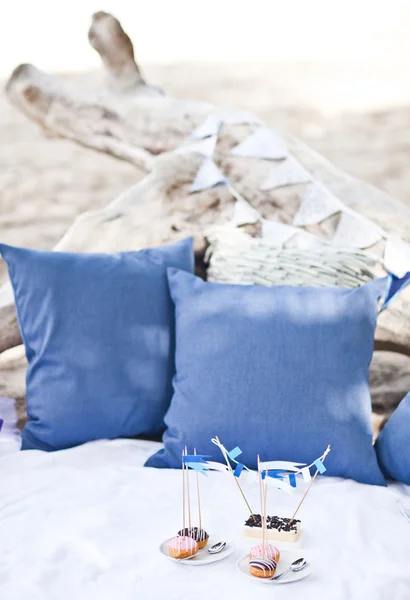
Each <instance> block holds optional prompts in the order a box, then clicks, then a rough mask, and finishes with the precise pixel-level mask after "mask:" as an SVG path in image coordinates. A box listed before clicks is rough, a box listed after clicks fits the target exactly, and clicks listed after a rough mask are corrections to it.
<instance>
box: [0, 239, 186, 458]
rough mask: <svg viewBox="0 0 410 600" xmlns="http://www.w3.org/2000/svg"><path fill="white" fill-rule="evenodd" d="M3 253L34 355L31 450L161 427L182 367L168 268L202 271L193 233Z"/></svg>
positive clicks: (26, 440)
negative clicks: (155, 241) (108, 246)
mask: <svg viewBox="0 0 410 600" xmlns="http://www.w3.org/2000/svg"><path fill="white" fill-rule="evenodd" d="M0 252H1V255H2V257H3V258H4V260H5V261H6V262H7V265H8V269H9V275H10V279H11V283H12V285H13V290H14V296H15V301H16V309H17V315H18V320H19V325H20V330H21V334H22V338H23V341H24V345H25V349H26V355H27V359H28V363H29V364H28V369H27V413H28V417H29V422H28V424H27V425H26V427H25V428H24V431H23V442H22V449H31V448H37V449H42V450H57V449H61V448H68V447H71V446H75V445H78V444H81V443H83V442H87V441H89V440H94V439H99V438H116V437H130V436H138V435H141V436H143V435H145V436H157V435H158V434H160V433H161V432H162V431H163V429H164V420H163V419H164V415H165V412H166V410H167V409H168V406H169V403H170V400H171V397H172V376H173V374H174V306H173V303H172V301H171V298H170V295H169V289H168V281H167V275H166V268H167V267H169V266H174V267H178V268H180V269H186V270H187V271H191V272H192V270H193V248H192V239H187V240H184V241H182V242H178V243H176V244H172V245H168V246H164V247H162V248H153V249H150V250H141V251H140V252H122V253H119V254H111V255H110V254H74V253H66V252H44V251H37V250H28V249H24V248H14V247H12V246H6V245H4V244H0Z"/></svg>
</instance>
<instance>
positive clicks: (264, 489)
mask: <svg viewBox="0 0 410 600" xmlns="http://www.w3.org/2000/svg"><path fill="white" fill-rule="evenodd" d="M267 476H268V472H266V474H265V479H266V478H267ZM262 483H263V557H264V558H265V550H266V546H267V535H268V531H267V528H268V524H267V515H266V497H267V495H268V484H267V481H264V480H263V479H262Z"/></svg>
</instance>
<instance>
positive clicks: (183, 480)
mask: <svg viewBox="0 0 410 600" xmlns="http://www.w3.org/2000/svg"><path fill="white" fill-rule="evenodd" d="M182 531H183V535H185V463H184V451H182Z"/></svg>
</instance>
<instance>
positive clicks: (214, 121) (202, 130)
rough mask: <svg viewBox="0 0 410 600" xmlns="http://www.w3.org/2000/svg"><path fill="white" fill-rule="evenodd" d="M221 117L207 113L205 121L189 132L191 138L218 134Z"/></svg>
mask: <svg viewBox="0 0 410 600" xmlns="http://www.w3.org/2000/svg"><path fill="white" fill-rule="evenodd" d="M221 125H222V119H221V117H220V116H218V115H208V116H207V118H206V119H205V121H204V122H203V123H202V124H201V125H200V126H199V127H197V128H196V129H194V131H193V132H192V133H191V138H192V139H194V140H202V139H204V138H207V137H210V136H215V135H218V134H219V130H220V129H221Z"/></svg>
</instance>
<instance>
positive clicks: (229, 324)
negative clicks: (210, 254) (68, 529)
mask: <svg viewBox="0 0 410 600" xmlns="http://www.w3.org/2000/svg"><path fill="white" fill-rule="evenodd" d="M168 279H169V284H170V291H171V296H172V299H173V301H174V303H175V317H176V357H175V364H176V375H175V377H174V381H173V385H174V396H173V399H172V402H171V406H170V409H169V411H168V413H167V415H166V417H165V423H166V425H167V429H166V431H165V433H164V437H163V440H164V444H165V448H164V449H163V450H160V451H159V452H158V453H156V454H155V455H153V456H152V457H150V458H149V459H148V461H147V463H146V465H147V466H151V467H174V468H179V467H180V464H181V451H182V448H183V447H184V445H185V444H186V445H187V446H188V453H192V451H193V449H194V448H196V450H197V452H198V453H199V454H205V455H211V456H212V459H211V460H217V461H220V462H223V459H222V456H221V455H218V452H219V451H218V450H217V449H216V448H215V446H214V445H213V444H212V443H211V438H212V437H215V436H218V437H219V438H220V440H221V442H222V443H223V444H224V446H225V447H226V448H227V449H228V450H231V449H232V448H234V447H235V446H237V445H239V446H240V448H241V450H242V451H243V454H241V456H240V462H241V463H244V464H245V465H247V466H248V467H249V468H256V464H257V455H258V454H259V455H260V458H261V460H291V461H295V462H304V463H311V462H312V461H313V460H315V459H316V458H317V457H318V456H320V455H321V454H322V453H323V452H324V450H325V449H326V446H327V445H328V444H330V445H331V448H332V451H331V453H330V454H329V456H328V457H327V459H326V468H327V474H328V475H334V476H341V477H349V478H352V479H356V480H357V481H360V482H364V483H369V484H377V485H385V480H384V477H383V475H382V473H381V471H380V469H379V466H378V463H377V459H376V453H375V451H374V448H373V446H372V424H371V400H370V392H369V385H368V371H369V364H370V360H371V358H372V354H373V343H374V331H375V326H376V318H377V306H378V299H379V297H380V295H381V289H384V287H385V281H384V283H383V286H382V285H380V283H379V282H380V281H382V280H378V281H376V282H372V283H370V284H367V285H364V286H362V287H360V288H358V289H355V290H347V289H341V288H308V287H290V286H289V287H287V286H283V287H282V286H274V287H270V288H269V287H263V286H242V285H230V284H221V283H207V282H204V281H202V280H201V279H199V278H197V277H195V276H194V275H190V274H188V273H183V272H182V271H178V270H175V269H168Z"/></svg>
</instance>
